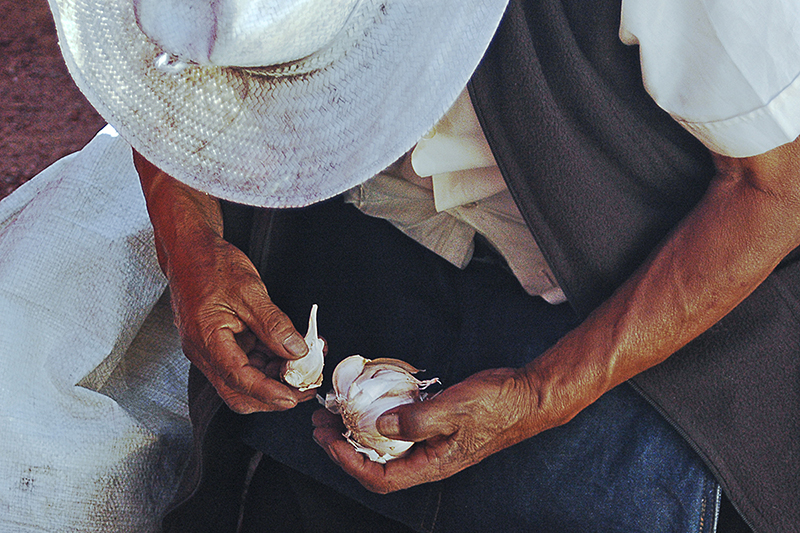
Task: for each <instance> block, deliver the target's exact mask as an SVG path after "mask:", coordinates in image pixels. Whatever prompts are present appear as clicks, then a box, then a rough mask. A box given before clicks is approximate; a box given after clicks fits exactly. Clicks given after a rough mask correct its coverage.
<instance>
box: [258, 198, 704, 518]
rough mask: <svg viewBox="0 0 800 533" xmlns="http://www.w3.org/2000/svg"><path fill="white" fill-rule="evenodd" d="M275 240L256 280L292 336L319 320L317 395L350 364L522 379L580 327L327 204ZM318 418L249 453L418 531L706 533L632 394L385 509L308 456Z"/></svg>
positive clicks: (267, 435)
mask: <svg viewBox="0 0 800 533" xmlns="http://www.w3.org/2000/svg"><path fill="white" fill-rule="evenodd" d="M282 216H284V215H282ZM272 238H273V242H271V243H270V253H269V254H268V256H267V258H266V261H265V262H264V263H263V264H261V265H259V267H260V269H261V271H262V275H263V276H264V278H265V282H266V283H267V287H268V288H269V289H270V292H271V295H272V297H273V299H274V300H275V301H276V302H277V303H278V305H279V306H281V307H282V308H283V309H284V310H285V311H286V312H287V313H288V314H289V315H290V316H291V317H292V319H293V320H294V321H295V323H296V324H302V323H303V321H304V317H305V316H307V313H308V310H309V309H310V306H311V304H312V303H317V304H319V306H320V309H319V328H320V334H321V335H322V336H323V337H325V338H326V340H327V341H328V344H329V350H330V351H329V355H328V358H329V360H328V363H327V369H326V377H327V380H326V382H325V384H324V385H323V389H322V391H321V392H322V393H323V394H324V392H326V390H327V388H329V387H330V385H329V383H330V372H331V371H332V369H333V367H334V366H335V363H336V362H337V361H338V360H340V359H342V358H344V357H346V356H348V355H351V354H353V353H360V354H361V355H363V356H365V357H368V358H375V357H397V358H400V359H404V360H406V361H408V362H410V363H412V364H414V365H415V366H418V367H419V368H425V369H427V373H426V374H425V376H426V377H430V376H437V377H439V378H440V379H441V380H442V382H443V384H444V385H445V386H447V385H450V384H453V383H456V382H458V381H460V380H462V379H464V378H465V377H467V376H468V375H470V374H472V373H475V372H477V371H479V370H482V369H485V368H493V367H501V366H521V365H524V364H525V363H526V362H528V361H530V360H531V359H533V358H535V357H536V356H538V355H539V354H541V353H542V352H543V351H544V350H545V349H546V348H547V347H548V346H550V345H551V344H552V343H554V342H555V341H556V340H557V339H558V338H559V337H560V336H562V335H563V334H564V333H566V332H567V331H568V330H569V329H570V328H572V327H574V325H575V324H576V323H577V318H576V317H575V315H574V314H573V313H572V311H571V310H570V309H569V308H568V306H566V305H562V306H551V305H549V304H547V303H545V302H544V301H543V300H541V299H539V298H534V297H530V296H528V295H527V294H525V293H524V291H523V290H522V289H521V288H520V287H519V285H518V284H517V282H516V280H515V279H514V278H513V277H512V276H511V275H510V274H508V273H507V272H506V271H505V270H504V269H502V268H500V267H498V266H495V265H492V264H491V261H489V262H488V263H487V262H484V261H474V262H473V263H472V264H470V266H469V267H468V268H467V269H466V270H464V271H461V270H458V269H456V268H454V267H452V266H451V265H449V264H448V263H446V262H445V261H443V260H441V259H439V258H438V257H436V256H435V255H434V254H432V253H430V252H428V251H427V250H425V249H423V248H421V247H420V246H419V245H417V244H416V243H415V242H413V241H411V240H410V239H408V238H407V237H405V236H404V235H402V234H401V233H400V232H399V231H397V230H395V229H394V228H392V227H391V226H390V225H388V224H387V223H386V222H384V221H381V220H377V219H372V218H369V217H366V216H364V215H362V214H361V213H359V212H358V211H357V210H355V209H354V208H352V207H351V206H345V205H342V204H341V203H339V202H337V201H332V202H328V203H326V204H323V205H319V206H315V207H313V208H310V209H305V210H302V211H296V212H292V213H290V214H288V215H285V216H284V218H283V219H281V220H278V221H277V223H276V225H275V227H274V233H273V235H272ZM255 259H256V260H258V258H255ZM315 408H317V407H316V406H313V405H308V404H307V405H303V406H300V407H299V408H297V409H295V410H292V411H290V412H287V413H270V414H258V415H251V416H249V417H247V420H246V423H245V431H244V440H245V442H247V443H248V444H250V445H251V446H253V447H256V448H258V449H260V450H262V451H264V452H265V453H267V454H269V455H270V456H272V457H275V458H276V459H278V460H279V461H281V462H283V463H285V464H287V465H289V466H290V467H292V468H294V469H297V470H299V471H301V472H303V473H305V474H308V475H310V476H312V477H314V478H316V479H318V480H320V481H321V482H323V483H324V484H325V485H327V486H330V487H333V488H334V489H335V490H337V491H339V492H341V493H343V494H346V495H347V496H349V497H351V498H353V499H356V500H358V501H360V502H361V503H363V504H364V505H366V506H368V507H370V508H373V509H375V510H377V511H379V512H381V513H383V514H386V515H387V516H390V517H392V518H395V519H398V520H401V521H403V522H404V523H406V524H409V525H411V526H413V527H416V528H418V529H420V530H436V531H448V530H452V531H463V530H489V529H492V530H498V529H502V530H509V531H513V530H524V531H575V530H581V531H591V530H596V531H648V532H652V531H699V530H701V529H700V524H703V523H705V524H709V523H713V519H714V512H715V506H716V501H717V499H718V494H717V484H716V482H714V480H713V478H712V477H711V475H710V474H709V473H708V471H707V469H706V468H705V467H704V466H703V464H702V462H701V461H700V459H699V458H698V457H697V456H696V454H695V453H694V452H692V451H691V449H690V448H689V447H688V445H686V444H685V443H684V442H683V441H682V440H681V438H680V437H679V435H678V434H677V433H676V432H675V431H674V430H673V429H672V428H671V427H670V426H669V425H668V424H667V423H666V421H664V420H663V419H662V418H661V417H660V416H659V415H658V414H657V413H656V412H655V410H654V409H653V408H652V407H651V406H650V405H648V404H647V403H646V402H645V401H644V400H643V399H642V398H641V397H639V396H638V395H637V394H636V393H635V392H634V391H633V390H632V389H630V388H629V387H628V386H627V385H623V386H620V387H617V388H616V389H614V390H612V391H610V392H609V393H607V394H606V395H604V396H603V397H602V398H601V399H600V400H599V401H598V402H596V403H595V404H593V405H592V406H590V407H589V408H587V409H586V410H584V412H582V413H581V414H579V415H578V416H577V417H576V418H575V419H573V420H572V421H571V422H569V423H568V424H566V425H564V426H562V427H559V428H555V429H553V430H550V431H547V432H544V433H542V434H540V435H538V436H536V437H534V438H532V439H529V440H527V441H525V442H523V443H520V444H518V445H516V446H514V447H512V448H509V449H507V450H504V451H503V452H500V453H498V454H495V455H493V456H491V457H489V458H488V459H486V460H485V461H483V462H482V463H480V464H478V465H476V466H474V467H471V468H469V469H467V470H465V471H463V472H461V473H459V474H457V475H456V476H453V477H452V478H449V479H447V480H444V481H442V482H438V483H431V484H427V485H423V486H420V487H415V488H413V489H409V490H406V491H401V492H399V493H395V494H390V495H385V496H381V495H376V494H372V493H369V492H368V491H366V490H364V489H363V488H362V487H361V486H360V485H359V484H358V483H357V482H356V481H355V480H353V479H351V478H349V477H348V476H347V475H346V474H344V473H343V472H342V471H341V470H340V469H339V468H338V467H337V466H336V465H334V464H333V463H332V462H330V461H329V460H328V458H327V456H326V455H325V454H324V452H323V451H322V450H321V449H320V448H319V447H318V446H316V444H314V443H313V441H312V440H311V422H310V414H311V412H312V411H313V410H314V409H315Z"/></svg>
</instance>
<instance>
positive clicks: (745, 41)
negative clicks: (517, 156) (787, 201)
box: [348, 0, 800, 303]
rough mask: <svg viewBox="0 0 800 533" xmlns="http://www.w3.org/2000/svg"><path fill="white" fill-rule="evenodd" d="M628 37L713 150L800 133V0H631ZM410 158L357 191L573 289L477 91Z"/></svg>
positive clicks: (646, 73)
mask: <svg viewBox="0 0 800 533" xmlns="http://www.w3.org/2000/svg"><path fill="white" fill-rule="evenodd" d="M620 38H621V39H622V40H623V42H625V43H626V44H639V45H640V55H641V61H642V73H643V78H644V82H645V87H646V88H647V90H648V92H649V93H650V95H651V96H652V97H653V99H654V100H655V101H656V102H657V103H658V104H659V105H660V106H661V107H662V108H663V109H665V110H666V111H667V112H668V113H670V115H671V116H672V117H673V118H674V119H675V120H676V121H678V122H679V123H680V124H681V125H682V126H683V127H684V128H686V129H687V130H688V131H690V132H691V133H692V134H694V135H695V136H696V137H697V138H698V139H699V140H700V141H702V142H703V143H704V144H705V145H706V146H707V147H708V148H709V149H711V150H712V151H715V152H718V153H721V154H723V155H729V156H733V157H745V156H750V155H755V154H759V153H763V152H766V151H768V150H771V149H772V148H776V147H778V146H780V145H782V144H785V143H788V142H791V141H793V140H794V139H795V138H797V137H798V136H799V135H800V0H623V3H622V20H621V26H620ZM408 159H410V164H409V161H403V162H400V163H398V164H396V165H393V166H392V167H390V168H389V169H387V170H386V171H384V172H382V173H381V174H379V175H378V176H376V177H375V178H373V179H372V180H370V181H368V182H367V183H365V184H363V185H361V186H359V187H357V188H356V189H354V190H352V191H350V193H349V194H348V198H349V201H350V202H352V203H354V204H355V205H357V206H358V207H359V208H360V209H361V210H362V211H363V212H365V213H367V214H369V215H372V216H378V217H381V218H385V219H387V220H389V221H390V222H392V223H393V224H394V225H395V226H396V227H398V228H399V229H401V230H402V231H403V232H405V233H406V234H407V235H409V236H410V237H412V238H414V239H415V240H417V241H418V242H420V243H421V244H423V245H424V246H426V247H427V248H429V249H430V250H432V251H434V252H436V253H437V254H439V255H440V256H442V257H444V258H445V259H447V260H448V261H450V262H451V263H453V264H454V265H456V266H458V267H461V268H464V267H465V266H466V265H467V263H469V260H470V259H471V257H472V252H473V238H474V235H475V233H481V234H482V235H484V236H485V237H486V238H487V239H488V240H489V242H490V243H492V244H493V245H494V247H495V248H496V249H497V250H498V251H499V252H500V253H501V254H502V255H503V257H504V258H505V259H506V261H507V262H508V264H509V266H510V267H511V270H512V271H513V272H514V274H515V276H516V277H517V279H518V280H519V281H520V283H521V284H522V286H523V288H525V290H526V291H527V292H528V293H529V294H532V295H540V296H542V297H543V298H545V299H546V300H547V301H549V302H551V303H560V302H563V301H564V300H565V297H564V294H563V292H562V291H561V289H560V288H559V287H558V285H557V283H556V282H555V280H554V276H553V274H552V272H551V270H550V268H549V267H548V265H547V263H546V262H545V260H544V257H543V256H542V253H541V251H540V250H539V248H538V246H537V245H536V242H535V241H534V239H533V237H532V236H531V234H530V232H529V231H528V228H527V227H526V226H525V223H524V221H523V219H522V216H521V215H520V213H519V211H518V210H517V208H516V205H515V204H514V202H513V200H512V198H511V196H510V194H509V192H508V189H507V188H506V185H505V182H504V181H503V178H502V176H501V175H500V171H499V169H498V168H497V164H496V162H495V160H494V158H493V156H492V153H491V149H490V148H489V145H488V143H487V142H486V139H485V137H484V136H483V132H482V131H481V128H480V125H479V124H478V119H477V116H476V115H475V111H474V109H473V108H472V105H471V102H470V100H469V96H468V94H467V93H466V91H465V92H463V93H462V94H461V96H459V98H458V100H457V101H456V102H455V104H454V105H453V107H452V108H451V109H450V110H449V111H448V112H447V114H446V115H445V116H444V117H443V118H442V120H441V121H440V122H439V123H438V124H437V125H436V126H435V127H434V129H433V130H432V131H431V133H430V134H428V135H426V136H425V138H423V139H421V140H420V141H419V143H418V144H417V146H416V147H415V148H414V150H413V152H412V154H411V156H410V158H408ZM419 176H429V177H428V178H419Z"/></svg>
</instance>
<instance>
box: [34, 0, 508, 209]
mask: <svg viewBox="0 0 800 533" xmlns="http://www.w3.org/2000/svg"><path fill="white" fill-rule="evenodd" d="M49 2H50V7H51V9H52V10H53V18H54V20H55V22H56V28H57V30H58V34H59V43H60V45H61V48H62V52H63V54H64V59H65V61H66V64H67V66H68V68H69V70H70V73H71V74H72V76H73V78H74V79H75V82H76V83H77V85H78V87H80V89H81V90H82V91H83V93H84V94H85V95H86V97H87V99H88V100H89V101H90V102H91V103H92V104H93V105H94V106H95V108H96V109H97V110H98V111H99V112H100V114H101V115H102V116H103V117H104V118H105V119H106V120H107V121H108V122H109V124H111V125H112V126H114V128H115V129H116V130H117V131H118V132H119V134H120V135H121V136H122V137H124V138H125V139H126V140H127V141H128V142H129V143H130V144H131V146H132V147H133V148H134V149H135V150H137V151H138V152H139V153H141V154H142V155H143V156H144V157H145V158H147V159H148V160H149V161H150V162H151V163H153V164H154V165H156V166H157V167H159V168H160V169H161V170H163V171H164V172H166V173H167V174H169V175H170V176H172V177H173V178H175V179H177V180H179V181H181V182H183V183H185V184H186V185H188V186H190V187H193V188H195V189H198V190H201V191H204V192H206V193H208V194H211V195H213V196H217V197H219V198H224V199H226V200H230V201H233V202H239V203H245V204H251V205H258V206H262V207H299V206H303V205H308V204H310V203H313V202H318V201H321V200H324V199H326V198H330V197H332V196H335V195H337V194H340V193H342V192H343V191H345V190H347V189H349V188H351V187H353V186H355V185H357V184H359V183H362V182H363V181H365V180H367V179H369V178H370V177H371V176H373V175H374V174H375V173H377V172H379V171H381V170H382V169H384V168H386V167H387V166H388V165H389V164H391V163H392V162H393V161H395V160H396V159H397V158H398V157H400V156H402V155H403V153H405V152H406V151H408V150H409V149H410V148H412V147H413V145H414V143H415V142H417V141H418V140H419V138H420V137H422V135H424V134H425V132H426V131H429V130H430V128H431V127H432V126H433V125H434V124H435V123H436V121H437V120H438V119H439V118H440V117H441V116H442V115H443V114H444V113H445V111H446V110H447V109H448V108H449V107H450V106H451V105H452V103H453V102H454V101H455V99H456V97H457V96H458V95H459V94H460V93H461V91H462V90H463V89H464V86H465V85H466V83H467V81H468V80H469V77H470V76H471V75H472V72H473V71H474V69H475V68H476V66H477V65H478V62H479V61H480V59H481V57H482V56H483V53H484V52H485V50H486V48H487V46H488V45H489V42H490V41H491V38H492V36H493V35H494V32H495V29H496V28H497V26H498V24H499V22H500V19H501V18H502V15H503V12H504V11H505V7H506V4H507V0H49ZM162 60H163V62H162ZM173 60H175V61H174V62H173Z"/></svg>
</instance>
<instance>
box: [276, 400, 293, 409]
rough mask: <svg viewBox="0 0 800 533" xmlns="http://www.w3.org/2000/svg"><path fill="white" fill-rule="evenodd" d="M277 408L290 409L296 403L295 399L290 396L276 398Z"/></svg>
mask: <svg viewBox="0 0 800 533" xmlns="http://www.w3.org/2000/svg"><path fill="white" fill-rule="evenodd" d="M275 403H277V405H278V408H279V409H292V408H294V407H295V406H296V405H297V401H296V400H293V399H291V398H281V399H280V400H276V402H275Z"/></svg>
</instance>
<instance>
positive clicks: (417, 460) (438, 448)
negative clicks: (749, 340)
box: [314, 139, 800, 492]
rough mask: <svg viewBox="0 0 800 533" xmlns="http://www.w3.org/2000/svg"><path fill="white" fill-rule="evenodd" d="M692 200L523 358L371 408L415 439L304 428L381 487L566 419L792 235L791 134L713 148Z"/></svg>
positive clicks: (426, 474)
mask: <svg viewBox="0 0 800 533" xmlns="http://www.w3.org/2000/svg"><path fill="white" fill-rule="evenodd" d="M714 160H715V163H716V166H717V176H716V178H715V179H714V180H713V181H712V183H711V184H710V186H709V188H708V190H707V192H706V194H705V196H704V197H703V199H702V200H701V201H700V203H699V204H698V205H697V206H696V207H695V208H694V209H693V210H692V211H691V212H690V213H689V214H688V215H687V216H686V218H684V220H682V221H681V223H680V224H678V226H677V227H676V228H675V229H674V231H673V232H672V233H671V234H670V235H669V236H668V237H667V238H666V239H665V240H664V242H662V243H661V245H660V246H659V247H658V248H657V249H656V250H655V251H654V253H653V254H652V255H651V256H650V257H649V258H648V260H647V261H645V263H644V264H643V265H642V266H641V267H640V268H639V269H638V270H637V271H636V272H635V273H634V274H633V276H631V278H630V279H628V280H627V281H626V282H625V283H624V284H623V285H622V286H621V287H619V288H618V289H617V291H616V292H615V293H614V294H613V295H612V296H611V298H609V299H608V300H607V301H606V302H604V303H603V304H602V305H601V306H600V307H598V308H597V309H596V310H595V311H594V312H593V313H592V314H591V315H589V317H588V318H587V319H586V320H585V321H584V322H583V323H582V324H581V325H580V326H578V327H577V328H575V329H574V330H573V331H571V332H570V333H569V334H567V335H566V336H565V337H564V338H562V339H561V340H560V341H559V342H558V343H557V344H556V345H555V346H553V347H552V348H550V349H549V350H547V351H546V352H545V353H544V354H542V355H541V356H540V357H538V358H536V359H534V360H533V361H532V362H530V363H529V364H528V365H527V366H526V367H525V369H523V370H520V371H513V370H508V369H501V370H492V371H485V372H481V373H478V374H476V375H474V376H472V377H471V378H469V379H467V380H466V381H464V382H462V383H460V384H457V385H455V386H453V387H451V388H448V389H446V390H445V391H444V392H443V393H442V394H441V395H440V396H438V397H436V398H434V399H432V400H430V401H427V402H422V403H420V404H416V405H410V406H402V407H399V408H397V409H396V410H393V411H390V412H389V413H388V414H384V415H382V416H381V418H379V421H380V423H379V426H378V427H379V430H380V431H381V432H382V433H383V434H384V435H386V436H388V437H394V438H400V439H405V440H412V441H416V442H418V444H417V445H415V446H414V447H413V448H412V449H411V451H410V452H409V454H408V455H407V456H405V457H402V458H400V459H396V460H394V461H389V462H388V463H387V464H385V465H381V464H378V463H372V462H370V461H369V460H368V459H367V458H366V457H365V456H363V455H361V454H359V453H357V452H356V451H355V450H353V448H352V447H351V446H350V445H349V444H348V443H347V442H346V441H345V440H344V439H343V438H342V437H341V435H340V434H341V431H342V429H341V423H340V422H339V421H338V420H337V418H336V417H333V416H332V415H330V414H329V413H326V412H321V411H320V412H317V413H316V414H315V416H314V423H315V425H316V427H317V428H316V430H315V431H314V437H315V439H316V440H317V441H318V442H319V443H320V445H321V446H322V447H323V448H325V450H326V451H327V453H328V455H329V456H330V457H331V458H332V459H333V460H334V461H336V462H337V463H338V464H340V465H341V466H342V468H343V469H344V470H345V471H346V472H348V473H349V474H351V475H353V476H355V477H356V478H357V479H358V480H359V481H360V482H361V483H362V484H363V485H364V486H365V487H367V488H368V489H370V490H373V491H376V492H390V491H393V490H399V489H403V488H407V487H410V486H413V485H417V484H420V483H425V482H428V481H435V480H438V479H443V478H446V477H448V476H451V475H453V474H455V473H456V472H458V471H460V470H462V469H464V468H466V467H468V466H470V465H472V464H475V463H477V462H479V461H481V460H482V459H484V458H485V457H486V456H488V455H490V454H492V453H495V452H497V451H499V450H501V449H503V448H505V447H508V446H511V445H512V444H515V443H516V442H519V441H521V440H523V439H526V438H529V437H531V436H533V435H535V434H537V433H539V432H541V431H544V430H546V429H549V428H552V427H555V426H557V425H560V424H563V423H566V422H567V421H568V420H570V419H571V418H572V417H574V416H575V415H576V414H577V413H579V412H580V411H581V410H582V409H584V408H585V407H586V406H588V405H589V404H591V403H592V402H594V401H595V400H596V399H597V398H599V397H600V396H601V395H602V394H604V393H605V392H607V391H608V390H610V389H612V388H613V387H615V386H617V385H619V384H620V383H623V382H624V381H626V380H628V379H630V378H631V377H633V376H635V375H636V374H638V373H640V372H643V371H644V370H646V369H648V368H650V367H652V366H654V365H656V364H658V363H660V362H662V361H663V360H665V359H666V358H667V357H669V356H671V355H672V354H673V353H674V352H675V351H677V350H678V349H680V348H681V347H683V346H684V345H686V344H687V343H688V342H690V341H691V340H692V339H694V338H696V337H697V336H698V335H700V334H702V333H703V332H704V331H706V330H707V329H708V328H709V327H711V326H712V325H713V324H715V323H716V322H717V321H719V320H720V319H721V318H722V317H724V316H725V315H726V314H727V313H728V312H730V311H731V310H732V309H733V308H734V307H735V306H736V305H738V304H739V303H740V302H741V301H742V300H743V299H744V298H746V297H747V296H748V295H750V294H751V293H752V292H753V290H755V288H756V287H757V286H758V285H759V284H760V283H761V282H762V281H763V280H764V279H765V278H766V277H767V276H768V275H769V274H770V273H771V272H772V270H773V269H774V268H775V267H776V266H777V265H778V264H779V263H780V261H781V260H782V259H783V258H784V257H785V256H786V255H787V254H788V253H789V252H791V251H792V250H793V249H795V248H797V247H798V246H800V139H798V140H796V141H794V142H792V143H789V144H787V145H784V146H781V147H778V148H776V149H774V150H771V151H770V152H767V153H765V154H761V155H758V156H754V157H750V158H741V159H734V158H727V157H722V156H715V159H714Z"/></svg>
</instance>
